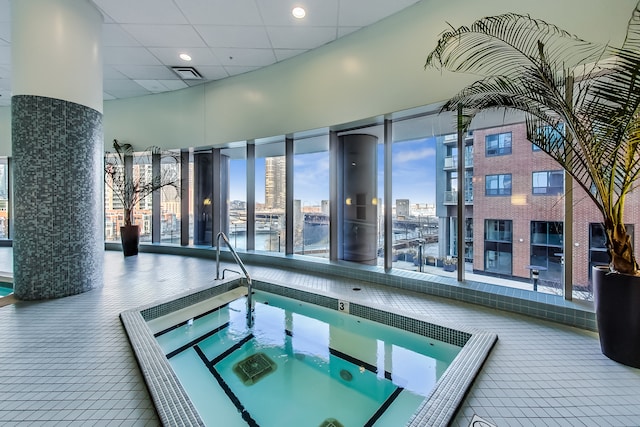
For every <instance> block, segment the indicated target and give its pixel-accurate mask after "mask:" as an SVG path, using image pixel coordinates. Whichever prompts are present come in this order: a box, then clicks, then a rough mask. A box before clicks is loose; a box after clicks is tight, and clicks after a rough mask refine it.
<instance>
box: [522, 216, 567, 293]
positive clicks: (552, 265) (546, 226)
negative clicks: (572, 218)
mask: <svg viewBox="0 0 640 427" xmlns="http://www.w3.org/2000/svg"><path fill="white" fill-rule="evenodd" d="M563 228H564V227H563V223H562V222H559V221H531V256H530V263H531V265H532V266H533V265H535V266H539V267H543V268H541V269H539V271H540V280H544V281H545V282H546V285H548V286H551V287H554V288H560V284H562V257H563V254H562V240H563V233H564V230H563Z"/></svg>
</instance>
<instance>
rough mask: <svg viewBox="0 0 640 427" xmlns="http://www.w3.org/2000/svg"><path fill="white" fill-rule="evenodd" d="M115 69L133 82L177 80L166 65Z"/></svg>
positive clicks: (125, 66) (128, 66) (132, 66)
mask: <svg viewBox="0 0 640 427" xmlns="http://www.w3.org/2000/svg"><path fill="white" fill-rule="evenodd" d="M114 68H115V69H116V70H118V71H120V72H121V73H122V74H124V75H125V76H127V77H128V78H130V79H133V80H145V79H148V80H156V79H168V80H171V79H177V78H178V76H176V75H175V73H174V72H173V71H171V70H170V69H169V68H167V67H165V66H164V65H115V66H114Z"/></svg>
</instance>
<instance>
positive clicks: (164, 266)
mask: <svg viewBox="0 0 640 427" xmlns="http://www.w3.org/2000/svg"><path fill="white" fill-rule="evenodd" d="M11 259H12V252H11V249H10V248H0V271H10V270H11V269H12V267H11V264H12V261H11ZM249 271H250V273H251V274H252V275H253V276H255V277H257V278H260V279H263V280H273V281H276V282H279V283H296V284H297V285H298V286H304V287H306V288H308V289H312V290H314V289H318V290H322V291H328V292H332V293H336V294H342V295H344V296H345V299H349V300H351V301H362V302H364V303H371V304H375V305H383V306H386V307H389V308H392V307H394V308H397V309H399V310H402V311H404V312H409V313H411V312H413V313H418V314H420V315H423V316H428V317H430V318H434V319H441V320H442V322H443V323H447V324H456V323H458V324H462V325H468V326H470V327H474V328H480V329H485V330H489V331H492V332H495V333H497V334H498V335H499V341H498V342H497V343H496V345H495V347H494V349H493V351H492V353H491V355H490V356H489V359H488V361H487V363H486V365H485V367H484V368H483V370H482V372H481V374H480V376H479V377H478V378H477V380H476V382H475V384H474V385H473V387H472V389H471V391H470V393H469V395H468V396H467V398H466V399H465V401H464V402H463V404H462V407H461V409H460V411H459V413H458V414H457V417H456V418H455V420H454V422H453V425H456V426H464V427H466V426H468V425H469V423H470V422H471V419H472V417H473V416H474V414H477V415H478V416H480V417H482V418H483V419H485V420H487V421H489V422H491V423H493V424H495V425H497V426H499V427H506V426H556V425H557V426H638V425H640V397H639V396H640V370H638V369H632V368H628V367H625V366H622V365H619V364H617V363H615V362H612V361H610V360H609V359H607V358H606V357H604V356H603V355H602V354H601V353H600V348H599V343H598V339H597V334H595V333H593V332H589V331H585V330H582V329H576V328H571V327H568V326H562V325H559V324H555V323H552V322H549V321H544V320H538V319H534V318H529V317H526V316H523V315H517V314H511V313H507V312H503V311H499V310H495V309H490V308H485V307H480V306H476V305H472V304H468V303H463V302H456V301H451V300H447V299H444V298H440V297H435V296H425V295H421V294H417V293H412V292H409V291H399V290H393V289H389V288H385V287H381V286H374V285H370V284H363V283H358V282H355V281H354V280H345V279H335V278H331V277H329V278H326V277H320V276H318V275H312V274H305V273H301V272H291V271H287V270H282V269H275V268H268V267H262V266H249ZM214 277H215V264H214V263H213V262H212V261H211V260H207V259H201V258H191V257H180V256H175V255H159V254H150V253H141V254H140V255H139V256H137V257H131V258H127V259H124V258H123V257H122V254H121V253H119V252H110V251H107V252H105V283H104V287H103V288H101V289H96V290H93V291H90V292H87V293H84V294H80V295H75V296H71V297H67V298H63V299H58V300H49V301H40V302H18V303H16V304H12V305H7V306H5V307H1V308H0V331H1V334H0V363H1V365H0V366H2V368H1V369H2V370H1V374H0V425H1V426H5V425H7V426H10V425H29V426H38V425H43V426H44V425H46V426H55V425H59V426H72V425H78V426H91V425H96V426H131V425H140V426H142V425H149V426H155V425H158V424H159V421H158V417H157V415H156V412H155V409H154V407H153V404H152V402H151V399H150V397H149V394H148V392H147V389H146V386H145V384H144V381H143V379H142V375H141V374H140V371H139V368H138V365H137V363H136V361H135V358H134V356H133V352H132V350H131V348H130V346H129V343H128V340H127V337H126V334H125V333H124V330H123V328H122V325H121V323H120V320H119V317H118V315H119V314H120V313H121V312H122V311H125V310H128V309H131V308H134V307H138V306H141V305H144V304H148V303H150V302H153V301H157V300H162V299H165V298H167V297H170V296H173V295H176V294H180V293H182V292H184V291H185V290H187V289H193V288H200V287H202V286H207V285H211V284H213V282H214V280H213V279H214ZM356 283H357V285H358V286H359V287H360V288H361V289H362V290H361V291H359V292H354V291H353V290H352V288H353V287H354V284H356Z"/></svg>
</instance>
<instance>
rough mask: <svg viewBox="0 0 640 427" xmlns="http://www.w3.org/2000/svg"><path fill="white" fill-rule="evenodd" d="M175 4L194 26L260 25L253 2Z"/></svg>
mask: <svg viewBox="0 0 640 427" xmlns="http://www.w3.org/2000/svg"><path fill="white" fill-rule="evenodd" d="M264 1H265V2H266V3H269V1H267V0H264ZM176 4H177V5H178V7H179V8H180V9H181V10H182V12H183V13H184V15H185V16H186V17H187V19H188V20H189V22H191V23H192V24H194V25H199V24H209V25H240V26H245V25H262V18H261V17H260V13H259V11H258V7H257V6H256V1H255V0H176Z"/></svg>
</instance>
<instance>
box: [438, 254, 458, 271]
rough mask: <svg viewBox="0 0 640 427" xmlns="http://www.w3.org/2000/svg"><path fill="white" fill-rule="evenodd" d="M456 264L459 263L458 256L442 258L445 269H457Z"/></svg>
mask: <svg viewBox="0 0 640 427" xmlns="http://www.w3.org/2000/svg"><path fill="white" fill-rule="evenodd" d="M456 265H458V258H456V257H449V256H447V257H444V258H442V269H443V270H444V271H456Z"/></svg>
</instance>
